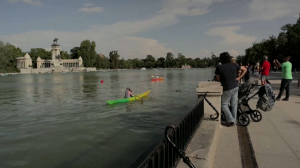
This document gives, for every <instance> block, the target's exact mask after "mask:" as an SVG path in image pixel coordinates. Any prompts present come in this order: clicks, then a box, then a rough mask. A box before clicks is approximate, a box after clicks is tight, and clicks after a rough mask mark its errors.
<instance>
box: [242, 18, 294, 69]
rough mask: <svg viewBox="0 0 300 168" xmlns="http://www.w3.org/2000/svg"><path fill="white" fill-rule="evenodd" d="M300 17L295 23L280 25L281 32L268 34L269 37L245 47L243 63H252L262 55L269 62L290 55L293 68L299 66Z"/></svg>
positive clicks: (259, 59)
mask: <svg viewBox="0 0 300 168" xmlns="http://www.w3.org/2000/svg"><path fill="white" fill-rule="evenodd" d="M299 46H300V17H299V19H298V20H297V22H296V23H295V24H286V25H284V26H282V27H281V32H280V33H279V34H278V37H276V36H273V35H272V36H270V37H269V39H265V40H262V41H261V42H260V43H255V44H253V45H252V47H250V48H248V49H246V55H245V57H244V58H243V63H244V64H246V63H254V62H260V61H262V60H263V56H264V55H267V56H268V57H269V62H271V64H272V62H273V60H274V59H278V60H281V61H282V60H283V57H284V56H287V55H289V56H292V58H291V60H290V61H291V62H292V64H293V68H297V69H299V68H300V47H299Z"/></svg>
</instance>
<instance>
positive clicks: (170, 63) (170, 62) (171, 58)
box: [165, 52, 175, 68]
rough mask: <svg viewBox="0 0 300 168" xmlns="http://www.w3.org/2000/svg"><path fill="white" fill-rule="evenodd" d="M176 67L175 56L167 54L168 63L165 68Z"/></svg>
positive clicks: (166, 62)
mask: <svg viewBox="0 0 300 168" xmlns="http://www.w3.org/2000/svg"><path fill="white" fill-rule="evenodd" d="M174 65H175V60H174V56H173V54H172V53H171V52H168V53H167V57H166V61H165V67H167V68H172V67H174Z"/></svg>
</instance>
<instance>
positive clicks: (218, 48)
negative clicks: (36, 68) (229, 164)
mask: <svg viewBox="0 0 300 168" xmlns="http://www.w3.org/2000/svg"><path fill="white" fill-rule="evenodd" d="M299 9H300V1H299V0H0V40H1V41H4V42H9V43H11V44H14V45H16V46H18V47H20V48H21V49H22V50H23V51H30V49H31V48H45V49H48V50H49V48H50V46H51V44H52V40H53V39H54V38H55V37H58V38H59V40H58V43H59V44H60V45H61V48H62V50H66V51H68V52H69V51H70V49H71V48H73V47H76V46H80V43H81V41H82V40H86V39H89V40H93V41H95V42H96V44H97V47H96V51H97V52H98V53H103V54H104V55H108V54H109V52H110V51H112V50H118V51H119V54H120V55H121V57H123V58H126V59H128V58H145V57H146V55H148V54H151V55H153V56H154V57H156V58H158V57H161V56H162V57H165V56H166V53H167V52H172V53H173V54H174V55H175V56H177V54H178V53H182V54H183V55H185V56H186V57H192V58H196V57H200V58H204V57H210V54H211V52H214V53H215V54H216V55H217V54H219V53H220V52H223V51H228V52H230V53H231V55H233V56H237V55H239V54H244V51H245V49H246V48H248V47H250V46H251V45H252V44H253V43H254V42H260V41H261V40H262V39H266V38H268V37H269V36H270V35H272V34H273V35H275V36H277V35H278V33H279V32H280V27H281V26H283V25H284V24H287V23H295V22H296V20H297V18H298V17H299V12H300V11H299Z"/></svg>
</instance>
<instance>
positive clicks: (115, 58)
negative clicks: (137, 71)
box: [109, 51, 120, 69]
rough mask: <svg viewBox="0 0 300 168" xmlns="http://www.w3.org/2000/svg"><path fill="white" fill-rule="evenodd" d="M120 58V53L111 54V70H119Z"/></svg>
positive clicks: (112, 52)
mask: <svg viewBox="0 0 300 168" xmlns="http://www.w3.org/2000/svg"><path fill="white" fill-rule="evenodd" d="M119 57H120V55H119V54H118V51H111V52H110V53H109V62H110V68H111V69H118V68H119V62H120V61H119Z"/></svg>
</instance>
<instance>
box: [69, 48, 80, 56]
mask: <svg viewBox="0 0 300 168" xmlns="http://www.w3.org/2000/svg"><path fill="white" fill-rule="evenodd" d="M78 52H80V47H73V48H72V49H71V50H70V57H71V59H78V58H79V56H80V55H79V54H78Z"/></svg>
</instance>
